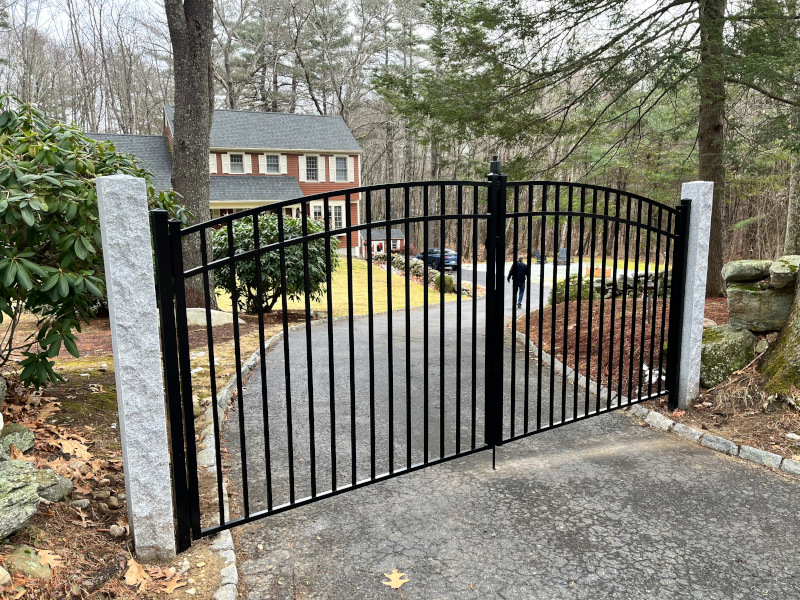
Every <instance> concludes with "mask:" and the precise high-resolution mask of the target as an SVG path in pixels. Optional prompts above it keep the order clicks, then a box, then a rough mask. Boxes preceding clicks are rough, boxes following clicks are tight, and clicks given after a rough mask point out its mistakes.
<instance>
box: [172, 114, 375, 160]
mask: <svg viewBox="0 0 800 600" xmlns="http://www.w3.org/2000/svg"><path fill="white" fill-rule="evenodd" d="M164 114H165V115H166V117H167V121H168V123H169V127H170V129H171V130H173V132H174V130H175V128H174V116H175V108H174V107H173V106H165V107H164ZM210 146H211V148H231V149H239V148H240V149H246V150H250V149H252V150H317V151H324V152H362V150H361V146H359V145H358V142H357V141H356V138H355V137H353V133H352V132H351V131H350V129H349V128H348V127H347V124H346V123H345V122H344V119H342V117H340V116H321V115H300V114H296V113H274V112H254V111H243V110H215V111H214V120H213V122H212V124H211V139H210Z"/></svg>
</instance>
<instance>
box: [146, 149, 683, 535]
mask: <svg viewBox="0 0 800 600" xmlns="http://www.w3.org/2000/svg"><path fill="white" fill-rule="evenodd" d="M689 209H690V206H689V201H682V202H681V203H680V205H679V206H678V207H677V208H673V207H670V206H666V205H664V204H660V203H657V202H654V201H652V200H649V199H647V198H643V197H641V196H638V195H635V194H631V193H628V192H624V191H620V190H613V189H608V188H603V187H598V186H592V185H584V184H574V183H557V182H541V181H531V182H508V181H507V178H506V176H505V175H502V174H500V164H499V162H498V161H497V160H496V159H495V161H493V162H492V164H491V173H490V174H489V177H488V181H486V182H471V181H430V182H419V183H399V184H386V185H376V186H366V187H360V188H351V189H346V190H341V191H337V192H331V193H324V194H317V195H314V196H307V197H304V198H300V199H297V200H292V201H287V202H280V203H276V204H270V205H267V206H263V207H259V208H254V209H250V210H246V211H242V212H239V213H236V214H230V215H225V216H222V217H219V218H215V219H212V220H210V221H207V222H204V223H200V224H196V225H192V226H190V227H186V228H184V229H181V227H180V223H179V222H178V221H174V220H173V221H168V220H167V215H166V213H165V212H164V211H153V213H152V224H153V235H154V243H155V258H156V269H157V282H158V292H159V294H158V298H159V302H160V314H161V326H162V327H161V329H162V346H163V354H164V366H165V380H166V391H167V396H168V408H169V418H170V437H171V449H172V460H173V473H174V475H173V481H174V494H175V503H176V507H177V508H176V517H177V528H178V538H179V540H178V542H179V547H180V548H181V549H185V548H187V547H188V546H189V545H190V544H191V540H192V539H197V538H199V537H201V536H205V535H209V534H212V533H215V532H218V531H220V530H223V529H228V528H231V527H233V526H235V525H238V524H242V523H246V522H250V521H253V520H255V519H258V518H261V517H265V516H269V515H272V514H276V513H279V512H283V511H285V510H288V509H291V508H295V507H299V506H302V505H304V504H308V503H311V502H314V501H317V500H321V499H324V498H328V497H330V496H333V495H336V494H340V493H342V492H345V491H349V490H353V489H356V488H359V487H363V486H365V485H369V484H371V483H375V482H378V481H383V480H385V479H388V478H390V477H394V476H396V475H399V474H401V473H407V472H410V471H414V470H417V469H420V468H423V467H426V466H429V465H433V464H437V463H440V462H443V461H447V460H450V459H452V458H456V457H459V456H465V455H467V454H471V453H474V452H479V451H481V450H486V449H490V448H491V449H494V448H495V447H496V446H498V445H501V444H504V443H506V442H509V441H512V440H516V439H520V438H522V437H525V436H528V435H532V434H535V433H539V432H542V431H546V430H548V429H552V428H554V427H558V426H561V425H564V424H566V423H571V422H574V421H577V420H580V419H584V418H587V417H590V416H595V415H599V414H602V413H604V412H608V411H610V410H614V409H616V408H620V407H623V406H627V405H629V404H632V403H636V402H640V401H643V400H648V399H652V398H657V397H660V396H664V395H666V394H668V393H670V392H673V393H672V398H676V397H677V394H675V393H674V392H676V390H677V384H678V378H677V373H676V369H675V368H673V366H674V365H677V364H678V361H679V359H680V357H679V356H678V352H679V349H680V342H681V340H680V334H681V327H680V324H681V323H682V315H681V314H680V310H681V309H680V306H681V304H682V303H681V302H678V301H675V300H676V299H678V298H681V297H682V296H683V285H684V280H685V252H686V250H685V245H686V238H687V236H686V233H685V232H687V231H688V219H689ZM355 216H358V217H359V218H358V220H357V221H358V222H357V223H356V222H355V221H356V220H355V219H354V217H355ZM397 230H402V232H403V235H404V237H405V241H406V242H409V241H410V240H421V241H422V254H423V262H422V264H418V263H417V264H415V263H414V261H413V254H412V251H411V248H410V244H409V243H405V245H404V247H403V248H402V249H401V250H399V251H397V252H396V253H395V254H394V255H393V257H392V258H389V259H388V260H387V259H386V258H385V257H381V256H378V257H377V258H378V259H382V262H381V261H380V260H374V259H375V258H376V257H375V255H376V251H377V249H378V246H379V245H380V247H381V250H383V251H384V254H385V250H387V249H388V250H390V249H391V248H392V242H391V240H392V239H393V237H394V238H395V239H396V238H397V237H398V236H397ZM393 231H394V233H393ZM212 239H215V242H214V244H213V246H212ZM334 239H335V240H338V241H339V242H340V243H341V246H340V247H339V249H338V250H337V247H336V245H335V244H331V240H334ZM243 240H244V242H243ZM354 244H355V245H354ZM448 246H455V248H456V249H457V264H456V269H455V272H454V273H453V275H452V277H453V284H454V286H455V290H460V291H462V292H464V293H458V294H451V293H446V290H445V288H446V287H447V281H446V279H445V282H444V285H441V284H439V285H438V289H437V284H436V282H434V283H433V284H432V285H431V286H428V285H420V284H421V282H427V281H430V278H431V275H432V273H431V271H432V268H431V264H432V263H436V266H439V265H440V263H441V260H442V258H443V255H438V258H437V255H435V254H434V253H433V252H428V250H429V249H431V250H432V249H435V248H445V247H448ZM359 254H360V255H362V256H364V255H366V257H367V258H368V259H369V258H372V259H373V260H366V261H362V260H358V258H357V255H359ZM378 254H379V253H378ZM559 255H561V259H563V260H559ZM190 256H191V257H192V260H191V261H190V260H189V257H190ZM518 256H520V257H522V259H523V262H524V265H525V269H526V271H527V279H526V282H525V284H524V286H523V287H524V300H523V302H524V304H523V307H522V308H517V304H516V299H517V297H516V293H517V290H516V289H514V290H513V293H514V294H515V297H514V300H513V301H510V300H511V299H510V298H509V294H511V293H512V291H511V290H510V289H509V290H507V289H506V277H507V275H508V273H507V269H508V264H507V259H513V257H518ZM537 256H538V257H541V260H537ZM484 258H485V262H483V260H484ZM562 262H563V264H561V263H562ZM337 263H338V264H339V266H338V268H336V265H337ZM392 264H393V265H394V267H391V266H389V265H392ZM323 265H324V269H322V271H323V272H322V273H321V272H320V267H321V266H323ZM404 265H406V266H405V267H404ZM387 271H394V274H391V275H390V274H388V273H387ZM221 278H225V281H227V284H228V288H229V289H231V290H233V294H232V297H231V298H230V304H231V312H232V313H233V322H232V324H231V325H228V326H225V327H224V328H222V329H220V328H218V327H217V328H215V327H212V318H213V314H212V311H211V309H210V306H211V297H212V294H214V293H216V292H217V291H219V289H220V288H221V287H223V286H221V285H220V283H221V281H220V280H221ZM215 280H216V282H217V283H216V285H215V288H216V290H214V289H212V282H213V281H215ZM248 282H249V285H250V287H251V288H252V290H251V297H250V301H251V306H250V308H253V306H252V304H253V302H252V298H253V297H255V298H256V299H257V300H256V301H255V309H256V310H255V313H256V314H255V315H251V316H249V317H246V318H247V319H248V320H247V322H246V325H245V326H243V325H240V318H242V317H245V315H244V314H243V311H242V310H241V307H242V306H247V292H246V289H245V288H246V287H247V284H248ZM468 282H471V284H472V285H471V286H469V285H468ZM670 282H671V284H670ZM315 284H316V286H315ZM309 289H311V290H314V289H317V291H321V292H322V294H321V295H320V294H319V293H317V294H308V293H304V291H306V290H309ZM274 290H278V297H279V298H278V302H279V304H280V306H283V307H288V308H289V309H291V310H290V311H288V312H287V311H286V310H283V311H281V312H280V315H281V316H280V317H279V318H278V319H277V322H276V320H275V317H274V315H275V314H276V313H268V312H266V310H265V302H264V301H263V300H258V299H263V298H265V297H266V295H267V294H269V293H271V292H272V291H274ZM668 290H669V292H668ZM466 292H469V294H467V293H466ZM551 294H552V295H553V298H552V300H554V302H553V303H552V305H550V301H551ZM187 295H190V297H193V298H194V299H195V301H196V300H198V299H199V300H200V303H201V304H202V305H204V306H205V309H204V313H205V319H204V321H205V327H204V328H197V327H194V328H190V327H189V325H188V318H187ZM312 296H313V298H312ZM565 298H566V299H569V301H568V302H565V301H564V299H565ZM670 298H672V299H673V301H672V302H670ZM223 300H224V296H223V297H221V299H220V301H221V302H222V301H223ZM240 301H241V302H242V305H241V306H240ZM409 306H417V307H418V309H405V307H409ZM398 308H400V309H405V310H399V311H398V310H397V309H398ZM360 312H361V313H365V315H366V316H365V318H364V319H359V318H358V317H359V313H360ZM319 313H324V314H322V315H320V314H319ZM321 316H322V317H331V316H332V317H333V318H327V319H325V320H324V321H322V322H321V323H320V322H319V320H320V317H321ZM337 317H339V318H337ZM294 321H299V324H300V325H303V324H304V325H305V328H304V331H298V332H297V333H296V334H292V331H293V330H294V329H295V327H293V323H294ZM312 322H315V323H313V325H320V326H312ZM270 324H272V325H273V326H276V325H277V326H279V328H280V330H281V332H282V334H283V338H282V342H280V343H279V344H280V346H282V352H280V351H278V350H275V351H272V352H269V351H268V349H267V331H269V327H270ZM243 327H247V332H244V331H243ZM218 331H222V332H223V333H222V334H218V333H217V332H218ZM226 336H228V337H226ZM247 340H249V342H251V343H252V345H253V347H254V348H256V354H257V361H258V366H257V367H256V368H255V369H254V374H253V376H252V377H251V379H250V381H248V382H246V381H245V380H244V377H243V376H242V370H243V364H244V361H246V360H247V358H248V357H247V356H242V346H243V344H245V343H246V342H247ZM231 347H232V350H233V357H232V358H233V361H232V365H230V364H228V362H227V361H228V358H226V359H225V361H226V362H224V363H223V362H220V361H221V360H223V359H221V358H217V357H221V356H225V357H227V356H228V354H225V353H224V352H223V349H224V350H226V351H228V353H230V352H229V350H230V348H231ZM665 348H666V349H665ZM228 371H230V373H228ZM231 375H232V381H233V382H234V383H233V386H234V392H235V393H234V394H233V401H232V404H233V408H232V412H231V418H230V419H229V420H228V422H227V423H226V424H225V417H226V415H225V414H223V411H222V410H221V409H220V407H218V403H217V402H211V403H210V405H211V406H212V410H211V414H212V421H213V422H212V423H211V426H212V428H213V432H214V435H213V441H210V440H208V439H206V440H201V441H203V442H204V443H213V453H214V455H215V459H216V460H215V466H214V467H213V469H212V472H211V473H208V474H207V475H206V474H203V477H202V478H201V477H200V470H199V469H198V452H199V450H200V449H201V448H199V447H198V445H199V443H200V441H198V439H199V438H198V435H197V433H198V431H197V429H198V428H199V427H198V428H196V426H195V418H194V416H193V415H194V405H193V399H194V394H195V393H196V390H197V389H199V388H198V387H197V385H196V384H199V383H203V384H204V386H205V387H204V389H205V390H207V393H208V394H209V397H210V398H216V397H217V394H218V392H219V391H220V388H221V384H223V383H225V382H226V381H227V379H228V378H229V377H231ZM223 424H225V428H223ZM206 425H207V424H205V423H200V426H206ZM225 436H227V439H228V441H229V442H230V444H226V443H224V441H223V438H225ZM226 445H229V446H231V447H232V448H234V450H232V451H231V452H230V454H228V455H226V456H227V459H226V460H227V463H228V465H227V466H228V467H229V468H230V477H231V479H232V480H233V482H234V483H235V484H236V486H237V488H238V489H237V492H238V496H239V498H240V501H239V502H238V504H237V506H236V508H235V510H234V512H233V514H230V515H229V514H227V513H226V510H225V501H224V489H223V482H224V480H225V477H226V473H225V472H224V471H223V455H224V446H226ZM209 478H210V481H209ZM201 505H202V506H201Z"/></svg>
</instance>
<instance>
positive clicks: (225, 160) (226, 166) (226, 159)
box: [222, 152, 231, 174]
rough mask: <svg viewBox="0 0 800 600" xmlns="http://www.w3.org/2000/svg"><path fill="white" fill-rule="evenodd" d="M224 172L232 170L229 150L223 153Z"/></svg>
mask: <svg viewBox="0 0 800 600" xmlns="http://www.w3.org/2000/svg"><path fill="white" fill-rule="evenodd" d="M222 172H223V174H227V173H230V172H231V156H230V154H228V153H227V152H225V153H223V154H222Z"/></svg>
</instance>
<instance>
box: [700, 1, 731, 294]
mask: <svg viewBox="0 0 800 600" xmlns="http://www.w3.org/2000/svg"><path fill="white" fill-rule="evenodd" d="M724 19H725V0H700V67H699V69H698V74H697V82H698V87H699V91H700V115H699V123H698V131H697V141H698V148H699V152H700V160H699V163H700V164H699V177H700V179H701V180H703V181H713V182H714V206H713V209H712V211H711V239H710V241H709V253H708V275H707V280H706V295H707V296H712V297H720V296H724V295H725V282H724V281H723V279H722V265H723V263H724V260H725V256H724V246H723V239H724V237H725V232H724V224H723V219H722V210H723V201H724V188H725V164H724V162H723V161H724V155H723V153H724V151H725V130H724V120H725V62H724V46H723V43H724V42H723V36H722V33H723V27H724Z"/></svg>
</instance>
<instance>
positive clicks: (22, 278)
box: [17, 264, 33, 291]
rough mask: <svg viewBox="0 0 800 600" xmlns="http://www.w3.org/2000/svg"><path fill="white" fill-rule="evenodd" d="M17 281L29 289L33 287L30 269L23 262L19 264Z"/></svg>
mask: <svg viewBox="0 0 800 600" xmlns="http://www.w3.org/2000/svg"><path fill="white" fill-rule="evenodd" d="M17 282H18V283H19V284H20V285H21V286H22V287H23V288H25V289H26V290H28V291H30V290H31V289H32V288H33V282H32V281H31V276H30V275H29V274H28V270H27V269H26V268H25V267H23V266H22V265H21V264H18V265H17Z"/></svg>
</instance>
